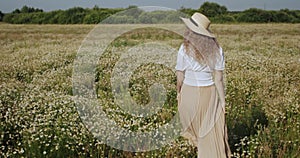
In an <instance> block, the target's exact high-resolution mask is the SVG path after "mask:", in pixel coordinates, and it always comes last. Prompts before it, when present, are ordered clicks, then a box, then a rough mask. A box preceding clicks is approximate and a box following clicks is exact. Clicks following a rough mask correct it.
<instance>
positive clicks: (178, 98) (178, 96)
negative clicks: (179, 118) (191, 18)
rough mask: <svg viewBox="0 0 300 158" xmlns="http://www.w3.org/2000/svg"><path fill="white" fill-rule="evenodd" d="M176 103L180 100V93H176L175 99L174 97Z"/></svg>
mask: <svg viewBox="0 0 300 158" xmlns="http://www.w3.org/2000/svg"><path fill="white" fill-rule="evenodd" d="M176 99H177V101H179V100H180V93H177V97H176Z"/></svg>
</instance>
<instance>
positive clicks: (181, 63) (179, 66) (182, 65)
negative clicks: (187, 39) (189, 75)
mask: <svg viewBox="0 0 300 158" xmlns="http://www.w3.org/2000/svg"><path fill="white" fill-rule="evenodd" d="M175 69H176V70H179V71H184V70H185V69H186V62H185V59H184V47H183V44H182V45H181V46H180V48H179V50H178V54H177V63H176V66H175Z"/></svg>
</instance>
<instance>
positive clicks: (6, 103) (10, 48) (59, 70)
mask: <svg viewBox="0 0 300 158" xmlns="http://www.w3.org/2000/svg"><path fill="white" fill-rule="evenodd" d="M95 26H96V25H11V24H0V30H1V32H0V45H1V47H0V64H1V69H0V93H1V95H0V119H1V123H0V157H109V158H110V157H113V158H114V157H124V158H125V157H126V158H127V157H129V158H130V157H140V158H144V157H178V158H181V157H187V158H189V157H196V155H197V154H196V152H197V150H196V148H195V147H194V146H192V145H191V144H190V143H189V142H188V141H187V140H185V139H183V138H181V137H179V138H177V139H176V140H174V142H172V143H170V144H168V145H167V146H165V147H163V148H161V149H157V150H153V151H148V152H127V151H122V150H118V149H114V148H112V147H110V146H108V145H106V144H105V143H103V142H101V141H99V140H97V139H96V138H94V136H93V135H92V134H91V133H90V132H89V131H88V130H87V129H86V127H85V126H84V124H83V123H82V122H81V119H80V117H79V115H78V113H77V110H76V106H75V104H74V101H73V99H72V95H73V93H72V88H73V87H72V73H73V63H74V60H75V58H76V55H77V51H78V49H79V47H80V45H81V43H82V41H83V40H84V38H85V37H86V36H87V34H88V33H89V32H90V31H91V30H92V29H93V28H94V27H95ZM117 26H118V27H120V29H122V28H123V27H124V26H125V25H117ZM99 27H100V28H101V25H100V26H99ZM145 27H148V29H144V30H138V31H136V32H132V33H129V34H126V35H123V36H121V37H120V38H119V39H117V40H115V41H114V43H112V45H111V47H115V49H111V50H118V53H119V54H118V53H113V52H110V51H107V52H105V55H104V56H103V57H101V58H100V59H99V61H101V62H99V64H98V67H97V73H96V75H97V76H96V78H97V80H95V81H92V82H94V83H95V84H96V87H97V93H98V96H99V102H100V103H101V106H103V107H105V109H107V113H109V115H110V117H111V118H112V119H114V120H115V121H116V122H118V123H119V124H120V125H122V126H129V127H128V129H129V130H133V131H134V130H139V129H140V128H144V127H142V126H144V125H145V122H143V120H139V121H140V122H141V123H140V124H139V125H132V124H130V120H131V119H135V118H133V117H131V116H129V115H128V114H126V113H122V112H121V113H115V112H114V111H115V110H117V109H116V107H115V106H113V103H112V101H111V100H112V99H111V98H112V97H113V96H112V92H111V87H110V85H109V83H110V82H109V81H110V77H111V72H112V69H113V66H114V64H113V63H115V62H116V61H117V59H118V55H120V54H122V53H126V52H122V50H125V49H127V48H130V47H131V46H133V45H136V44H139V43H147V42H148V41H158V42H160V43H164V44H168V45H171V46H172V47H173V48H174V49H178V48H179V46H180V44H181V42H182V38H181V37H180V36H178V35H176V34H170V33H168V32H164V31H162V32H160V31H157V30H155V29H151V28H149V27H151V25H145ZM173 27H176V28H178V30H180V29H182V28H183V25H179V24H176V25H173ZM211 27H212V28H211V30H212V31H213V32H214V33H215V34H216V35H217V37H218V41H219V43H220V44H221V46H222V47H223V50H224V52H225V59H226V69H225V85H226V111H227V114H226V120H227V125H228V132H229V142H230V146H231V150H232V152H233V155H234V157H263V158H265V157H278V158H290V157H295V158H296V157H300V152H299V151H300V135H299V133H300V45H299V41H300V24H213V25H212V26H211ZM103 29H105V28H104V27H103ZM108 30H109V29H108ZM111 33H112V34H113V33H114V32H111ZM157 70H159V71H163V72H165V73H161V74H158V75H157V74H156V76H155V77H148V78H146V77H145V75H144V74H146V73H148V72H151V73H153V72H156V71H157ZM133 75H136V77H132V78H131V81H130V83H132V84H133V86H132V87H131V89H130V92H131V94H132V96H133V98H134V99H135V100H136V101H137V102H139V103H141V104H145V103H147V102H148V101H147V98H148V99H149V96H148V95H147V90H148V89H147V88H148V86H143V85H147V84H152V83H153V81H152V80H157V79H161V80H166V85H168V103H167V104H166V106H164V109H165V110H164V111H162V112H161V113H160V114H159V115H158V116H159V117H157V118H156V119H155V118H153V119H150V120H148V121H149V122H151V123H152V124H153V126H151V127H149V128H155V127H156V124H157V126H158V125H160V124H163V120H167V119H168V118H170V117H172V115H173V114H175V113H176V112H177V111H176V110H177V103H176V93H175V92H176V91H175V86H176V78H175V74H174V73H172V71H169V70H164V69H161V68H159V67H155V66H153V65H145V67H141V68H140V69H138V70H137V71H136V74H133ZM99 78H101V79H99ZM140 80H144V81H145V83H140V82H139V81H140ZM143 123H144V124H143Z"/></svg>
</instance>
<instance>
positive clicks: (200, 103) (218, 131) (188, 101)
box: [176, 13, 231, 158]
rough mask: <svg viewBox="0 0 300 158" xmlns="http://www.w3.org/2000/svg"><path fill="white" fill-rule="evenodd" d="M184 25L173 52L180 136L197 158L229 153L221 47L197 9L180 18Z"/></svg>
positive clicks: (220, 155)
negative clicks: (178, 46)
mask: <svg viewBox="0 0 300 158" xmlns="http://www.w3.org/2000/svg"><path fill="white" fill-rule="evenodd" d="M182 20H183V22H184V23H185V25H186V26H187V31H186V32H185V34H184V42H183V44H182V45H181V46H180V49H179V51H178V56H177V64H176V75H177V94H178V95H177V99H178V104H179V105H178V111H179V115H180V121H181V124H182V127H183V131H182V136H183V137H185V138H187V139H189V140H190V141H191V142H192V143H193V144H194V145H195V146H197V149H198V157H200V158H223V157H230V155H231V152H230V149H229V145H228V140H227V129H226V124H225V94H224V85H223V70H224V66H225V61H224V55H223V51H222V48H221V47H220V46H219V44H218V42H217V41H216V38H215V36H214V34H213V33H211V32H210V31H209V25H210V21H209V19H208V18H207V17H206V16H204V15H203V14H201V13H195V14H193V16H192V17H191V18H182Z"/></svg>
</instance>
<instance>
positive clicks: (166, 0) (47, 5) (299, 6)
mask: <svg viewBox="0 0 300 158" xmlns="http://www.w3.org/2000/svg"><path fill="white" fill-rule="evenodd" d="M205 1H209V2H216V3H218V4H220V5H224V6H226V7H227V9H228V10H230V11H243V10H245V9H249V8H260V9H267V10H280V9H285V8H288V9H290V10H300V0H0V11H2V12H4V13H9V12H11V11H13V10H15V9H17V8H22V6H24V5H27V6H29V7H34V8H39V9H43V10H44V11H51V10H58V9H62V10H65V9H68V8H72V7H75V6H76V7H83V8H92V7H93V6H95V5H98V6H99V7H100V8H126V7H128V6H129V5H136V6H161V7H167V8H171V9H179V8H180V7H182V6H183V7H185V8H193V9H197V8H199V7H200V6H201V4H202V3H204V2H205Z"/></svg>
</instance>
